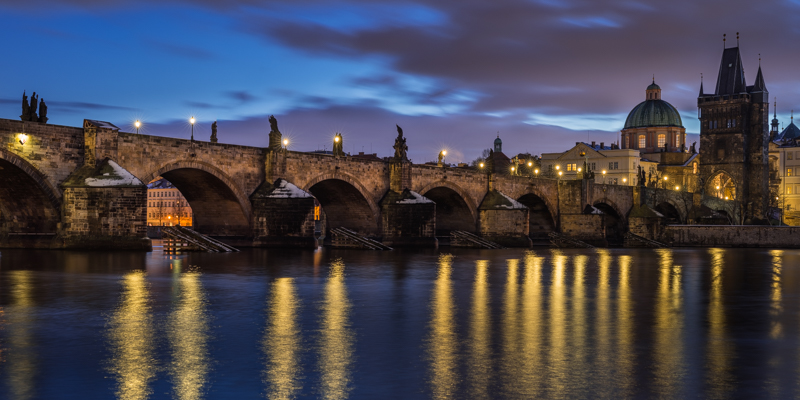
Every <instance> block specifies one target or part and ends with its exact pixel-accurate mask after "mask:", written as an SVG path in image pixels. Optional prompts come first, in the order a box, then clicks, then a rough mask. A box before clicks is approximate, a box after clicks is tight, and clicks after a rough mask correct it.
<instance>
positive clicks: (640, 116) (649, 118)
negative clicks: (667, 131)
mask: <svg viewBox="0 0 800 400" xmlns="http://www.w3.org/2000/svg"><path fill="white" fill-rule="evenodd" d="M653 85H655V84H653ZM653 85H650V86H653ZM656 87H658V86H657V85H656ZM648 89H650V88H649V87H648ZM648 126H679V127H681V128H683V122H682V121H681V115H680V114H679V113H678V110H676V109H675V107H673V106H672V104H669V103H667V102H666V101H664V100H645V101H643V102H641V103H639V105H638V106H636V107H634V108H633V110H631V113H630V114H628V119H626V120H625V128H624V129H628V128H644V127H648Z"/></svg>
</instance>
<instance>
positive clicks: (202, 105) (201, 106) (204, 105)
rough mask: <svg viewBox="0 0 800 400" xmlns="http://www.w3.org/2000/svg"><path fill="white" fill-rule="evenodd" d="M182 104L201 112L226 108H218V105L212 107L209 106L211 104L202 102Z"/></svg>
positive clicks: (211, 105)
mask: <svg viewBox="0 0 800 400" xmlns="http://www.w3.org/2000/svg"><path fill="white" fill-rule="evenodd" d="M184 104H186V105H187V106H189V107H192V108H199V109H203V110H208V109H218V108H226V107H224V106H218V105H214V104H211V103H204V102H202V101H186V102H184Z"/></svg>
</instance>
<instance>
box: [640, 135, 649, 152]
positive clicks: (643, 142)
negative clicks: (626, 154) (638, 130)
mask: <svg viewBox="0 0 800 400" xmlns="http://www.w3.org/2000/svg"><path fill="white" fill-rule="evenodd" d="M646 146H647V143H646V142H645V140H644V135H639V148H640V149H643V148H645V147H646Z"/></svg>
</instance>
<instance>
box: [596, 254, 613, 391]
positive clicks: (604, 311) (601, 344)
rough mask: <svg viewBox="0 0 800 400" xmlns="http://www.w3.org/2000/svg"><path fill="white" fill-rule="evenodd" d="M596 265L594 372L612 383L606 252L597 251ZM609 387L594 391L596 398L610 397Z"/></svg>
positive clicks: (609, 288) (607, 259) (608, 262)
mask: <svg viewBox="0 0 800 400" xmlns="http://www.w3.org/2000/svg"><path fill="white" fill-rule="evenodd" d="M597 255H598V257H597V264H598V277H597V299H596V301H595V305H596V306H597V310H596V318H597V320H596V322H595V331H596V332H597V333H596V335H597V336H596V341H595V349H596V350H595V354H596V362H595V370H596V371H597V373H598V376H597V378H598V379H600V380H601V381H605V382H613V376H612V371H613V368H614V365H613V363H612V361H611V360H612V354H611V353H612V349H613V347H612V344H611V335H612V322H611V278H610V275H611V254H610V253H609V252H608V250H605V249H601V250H598V251H597ZM610 389H611V386H609V385H607V386H604V387H603V388H600V389H596V390H595V393H596V394H597V395H598V397H610V393H609V390H610Z"/></svg>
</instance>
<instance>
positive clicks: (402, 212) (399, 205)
mask: <svg viewBox="0 0 800 400" xmlns="http://www.w3.org/2000/svg"><path fill="white" fill-rule="evenodd" d="M381 222H382V224H381V227H382V233H383V243H384V244H386V245H387V246H390V247H403V246H417V247H436V246H437V240H436V236H435V235H436V203H434V202H433V201H432V200H430V199H428V198H426V197H424V196H422V195H421V194H419V193H416V192H412V191H411V190H408V189H405V190H403V191H402V192H400V193H398V192H395V191H393V190H390V191H388V192H387V193H386V196H384V197H383V200H381Z"/></svg>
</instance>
